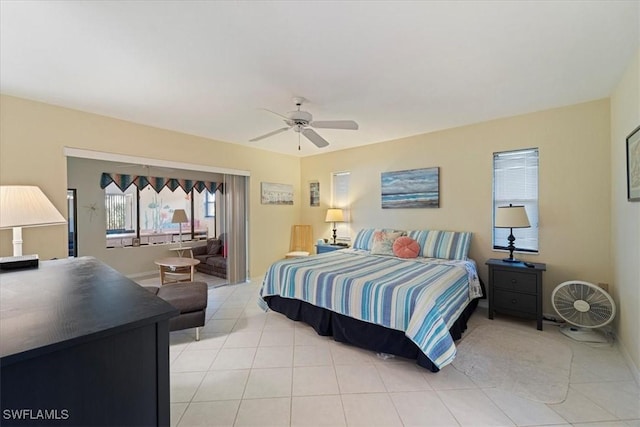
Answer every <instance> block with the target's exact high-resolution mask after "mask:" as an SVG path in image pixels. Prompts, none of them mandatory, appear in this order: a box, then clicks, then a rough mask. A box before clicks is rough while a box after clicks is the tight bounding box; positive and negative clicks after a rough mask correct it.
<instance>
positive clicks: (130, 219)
mask: <svg viewBox="0 0 640 427" xmlns="http://www.w3.org/2000/svg"><path fill="white" fill-rule="evenodd" d="M136 201H137V198H136V188H135V187H133V188H131V187H130V188H128V189H127V191H122V190H120V188H118V186H117V185H115V184H113V183H112V184H109V186H107V187H106V188H105V193H104V206H105V216H106V220H107V234H116V233H131V232H135V229H136V227H135V223H136V222H137V211H136V207H137V206H136Z"/></svg>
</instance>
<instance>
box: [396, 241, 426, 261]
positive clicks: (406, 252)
mask: <svg viewBox="0 0 640 427" xmlns="http://www.w3.org/2000/svg"><path fill="white" fill-rule="evenodd" d="M393 254H394V255H395V256H397V257H398V258H416V257H417V256H418V255H419V254H420V245H419V244H418V242H416V241H415V240H413V239H412V238H411V237H408V236H402V237H398V238H397V239H396V241H395V242H393Z"/></svg>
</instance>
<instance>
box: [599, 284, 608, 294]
mask: <svg viewBox="0 0 640 427" xmlns="http://www.w3.org/2000/svg"><path fill="white" fill-rule="evenodd" d="M598 286H600V287H601V288H602V289H604V291H605V292H607V293H608V292H609V284H608V283H598Z"/></svg>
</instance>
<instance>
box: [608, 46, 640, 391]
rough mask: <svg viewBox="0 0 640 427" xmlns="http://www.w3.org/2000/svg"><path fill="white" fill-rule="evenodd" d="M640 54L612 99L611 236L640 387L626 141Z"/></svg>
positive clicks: (638, 98)
mask: <svg viewBox="0 0 640 427" xmlns="http://www.w3.org/2000/svg"><path fill="white" fill-rule="evenodd" d="M639 62H640V51H638V54H636V56H635V58H634V59H633V61H632V62H631V63H630V64H629V67H628V68H627V70H626V72H625V74H624V76H623V77H622V79H621V80H620V82H619V83H618V86H617V87H616V89H615V91H614V93H613V95H612V96H611V172H612V174H611V176H612V183H611V184H612V185H611V234H612V236H611V237H612V253H611V255H612V256H611V263H612V265H613V283H614V285H615V286H614V287H613V295H614V299H615V300H616V302H617V303H618V315H617V319H616V325H617V331H618V336H619V338H620V342H621V343H622V345H623V348H624V351H625V352H626V354H627V356H628V357H629V359H631V360H632V361H633V364H634V365H635V375H636V380H637V381H638V382H639V383H640V372H639V371H638V368H639V367H640V202H629V201H627V175H626V141H625V140H626V137H627V135H629V133H630V132H631V131H633V130H634V129H635V128H636V127H637V126H638V125H640V64H639Z"/></svg>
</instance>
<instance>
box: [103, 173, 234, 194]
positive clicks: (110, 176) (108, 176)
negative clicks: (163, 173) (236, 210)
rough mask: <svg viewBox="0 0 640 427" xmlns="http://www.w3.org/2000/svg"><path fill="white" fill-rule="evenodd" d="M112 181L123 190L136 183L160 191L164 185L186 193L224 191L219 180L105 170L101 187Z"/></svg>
mask: <svg viewBox="0 0 640 427" xmlns="http://www.w3.org/2000/svg"><path fill="white" fill-rule="evenodd" d="M111 183H114V184H115V185H117V186H118V188H119V189H120V190H122V191H125V190H126V189H127V188H129V187H130V186H132V185H135V186H136V187H138V188H139V189H143V188H144V187H146V186H147V185H150V186H151V187H152V188H153V189H154V190H156V192H158V193H159V192H160V190H162V189H163V188H164V187H168V188H169V189H170V190H171V191H175V189H176V188H178V187H180V188H182V189H183V190H184V191H185V193H189V192H191V190H196V191H197V192H198V193H202V190H207V191H209V192H210V193H215V192H216V190H220V191H221V192H222V183H218V182H212V181H195V180H191V179H177V178H160V177H156V176H139V175H121V174H117V173H107V172H103V173H102V177H100V188H102V189H105V188H106V187H107V186H108V185H109V184H111Z"/></svg>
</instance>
